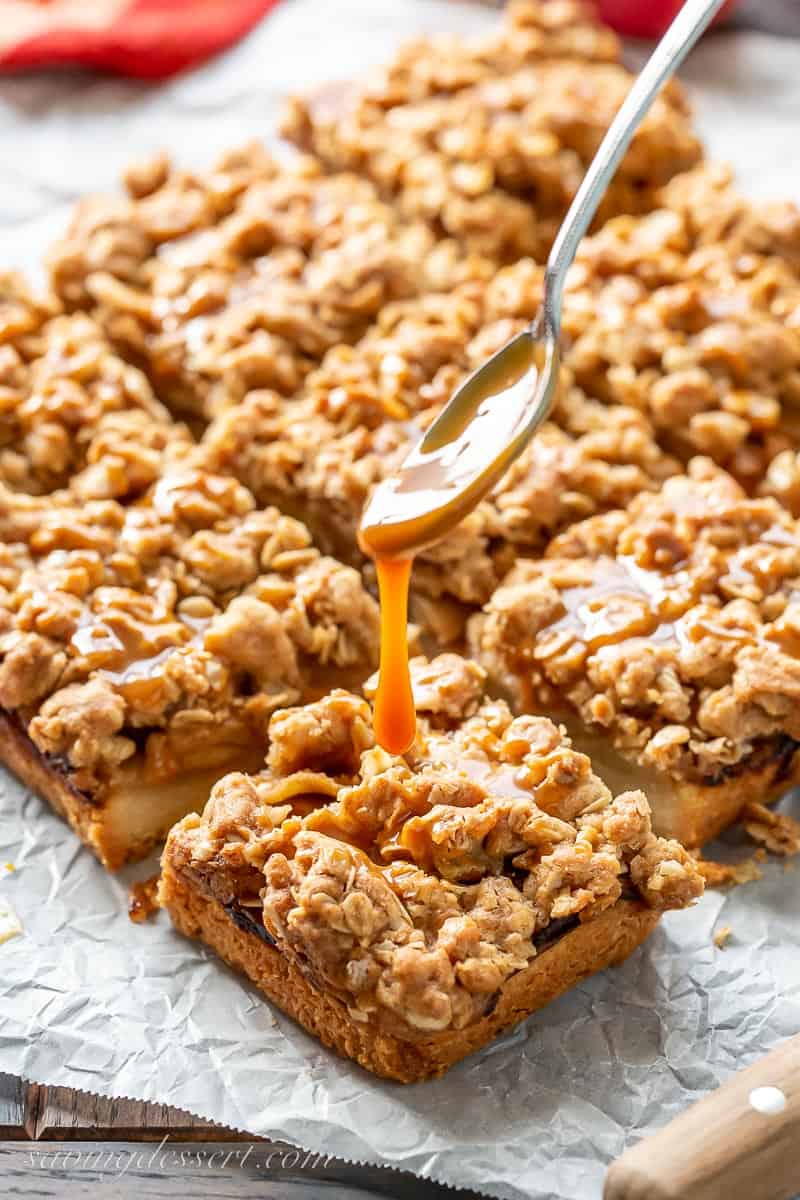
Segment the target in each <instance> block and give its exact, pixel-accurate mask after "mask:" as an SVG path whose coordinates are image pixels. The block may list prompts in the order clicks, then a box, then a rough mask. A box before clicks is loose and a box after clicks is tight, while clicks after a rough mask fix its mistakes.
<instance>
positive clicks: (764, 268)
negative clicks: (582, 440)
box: [562, 166, 800, 515]
mask: <svg viewBox="0 0 800 1200" xmlns="http://www.w3.org/2000/svg"><path fill="white" fill-rule="evenodd" d="M562 327H563V333H564V338H565V340H566V342H567V351H566V361H567V362H568V364H569V367H570V369H571V371H572V372H573V375H574V378H575V381H576V383H578V384H579V385H580V386H581V387H582V388H583V389H584V390H585V391H586V392H587V393H588V394H589V395H590V396H594V397H597V398H598V399H603V400H606V401H607V402H608V403H611V404H629V405H632V406H633V407H635V408H638V409H639V410H640V411H642V412H644V413H646V414H647V416H648V417H649V418H650V420H651V422H652V424H653V426H654V428H655V431H656V436H657V437H658V440H659V442H660V443H661V444H662V445H663V446H664V448H665V449H666V450H668V451H670V452H672V453H673V454H677V455H679V456H680V457H681V458H682V459H683V460H684V461H686V460H687V459H688V458H690V457H691V456H692V455H693V454H698V453H700V454H708V455H710V456H711V457H712V458H713V459H714V460H715V461H716V462H718V463H720V465H722V466H724V467H725V468H726V470H729V471H730V472H731V473H732V474H733V475H735V476H736V477H737V478H738V479H739V480H741V481H742V482H743V483H744V484H745V486H746V487H748V489H756V488H758V487H760V488H761V490H762V492H768V493H770V494H774V495H777V496H779V497H780V498H781V499H782V500H784V501H786V502H787V503H789V505H790V506H791V507H792V508H793V510H794V512H795V515H800V473H799V472H798V464H797V457H796V451H797V448H798V446H800V421H799V420H798V405H800V208H798V207H797V205H795V204H791V203H756V202H753V201H749V200H745V199H743V198H742V197H741V196H740V195H739V194H738V193H737V192H736V190H735V189H734V188H733V187H732V186H731V181H730V174H729V172H728V171H726V170H725V169H722V168H720V167H717V166H707V167H703V168H699V169H697V170H695V171H692V172H689V173H688V174H686V175H683V176H678V177H676V178H675V179H674V180H672V182H671V183H669V184H668V185H667V186H666V187H665V188H664V189H663V190H662V192H661V193H660V195H659V208H658V210H657V211H655V212H652V213H650V214H649V215H646V216H639V217H633V216H620V217H615V218H614V219H613V220H611V221H609V222H608V223H607V224H606V225H605V226H604V227H603V229H602V230H600V232H598V233H596V234H595V235H594V236H593V237H590V238H586V239H584V241H583V243H582V244H581V246H580V248H579V250H578V254H577V258H576V262H575V265H574V266H573V268H572V270H571V272H570V275H569V279H568V281H567V285H566V289H565V292H564V310H563V321H562Z"/></svg>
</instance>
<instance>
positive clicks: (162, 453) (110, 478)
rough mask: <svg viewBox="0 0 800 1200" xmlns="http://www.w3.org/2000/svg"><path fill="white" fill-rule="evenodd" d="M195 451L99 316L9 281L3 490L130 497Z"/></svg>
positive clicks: (5, 288)
mask: <svg viewBox="0 0 800 1200" xmlns="http://www.w3.org/2000/svg"><path fill="white" fill-rule="evenodd" d="M191 444H192V439H191V438H190V436H189V433H188V430H187V429H186V428H185V427H184V426H182V425H177V424H175V423H174V422H173V421H172V419H171V418H170V415H169V413H168V412H167V410H166V409H165V408H164V406H163V405H162V404H159V402H158V401H157V400H156V398H155V396H154V395H153V393H152V391H151V389H150V385H149V383H148V382H147V379H146V378H145V376H144V375H143V374H142V373H141V371H139V370H137V369H136V367H132V366H130V365H129V364H128V363H126V362H124V361H123V360H122V359H120V358H119V357H118V356H117V355H116V353H115V352H114V350H113V349H112V347H111V345H110V344H109V342H108V340H107V339H106V337H105V335H104V334H103V332H102V331H101V330H100V329H99V328H98V326H97V325H96V324H95V322H94V321H92V320H91V318H89V317H88V316H85V315H84V314H82V313H77V314H75V315H73V316H67V315H65V314H64V313H63V312H61V310H60V305H59V304H58V302H57V301H56V300H55V298H53V297H48V296H34V294H33V293H32V292H31V291H30V289H29V288H28V286H27V284H26V283H25V281H24V280H23V279H22V278H21V277H20V276H19V275H16V274H12V273H5V274H0V483H2V484H4V485H5V486H7V487H10V488H13V489H14V490H15V491H21V492H26V493H28V494H30V495H43V494H46V493H48V492H52V491H55V490H57V489H58V488H61V487H63V486H64V485H65V484H67V482H69V481H70V480H72V481H73V482H74V486H75V488H76V490H77V491H78V492H79V493H80V495H82V496H84V497H86V498H89V497H94V498H108V497H112V496H113V497H117V498H119V499H127V498H131V497H133V496H135V495H137V494H140V493H141V492H143V491H144V490H145V489H146V488H147V487H148V486H149V484H151V483H153V482H154V480H155V479H156V478H157V477H158V472H159V469H160V467H161V465H162V463H163V461H164V459H165V457H167V456H170V457H179V456H180V455H181V454H183V453H185V452H186V451H187V450H188V449H189V447H190V446H191Z"/></svg>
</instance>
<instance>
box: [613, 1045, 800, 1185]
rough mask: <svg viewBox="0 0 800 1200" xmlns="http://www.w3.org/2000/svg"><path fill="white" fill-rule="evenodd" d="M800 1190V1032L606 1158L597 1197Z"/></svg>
mask: <svg viewBox="0 0 800 1200" xmlns="http://www.w3.org/2000/svg"><path fill="white" fill-rule="evenodd" d="M798 1195H800V1035H798V1036H796V1037H792V1038H789V1040H788V1041H786V1042H783V1043H782V1044H781V1045H780V1046H778V1047H777V1049H775V1050H773V1051H772V1053H771V1054H768V1055H767V1056H766V1058H762V1059H761V1060H760V1061H759V1062H756V1063H753V1065H752V1066H751V1067H748V1068H747V1069H746V1070H744V1071H739V1072H738V1073H737V1074H736V1075H734V1076H733V1078H731V1079H729V1080H728V1081H727V1083H724V1084H723V1085H722V1087H721V1088H719V1089H718V1090H717V1091H716V1092H712V1093H711V1094H710V1095H708V1096H705V1097H704V1098H703V1099H702V1100H699V1101H698V1102H697V1104H693V1105H692V1107H691V1108H689V1109H687V1110H686V1112H685V1113H681V1115H680V1116H679V1117H676V1118H675V1120H674V1121H671V1122H670V1124H669V1125H667V1126H665V1128H664V1129H661V1130H659V1132H658V1133H655V1134H653V1135H652V1136H651V1137H646V1138H644V1139H643V1140H642V1141H641V1142H639V1143H637V1145H635V1146H632V1147H631V1149H630V1150H627V1151H626V1152H625V1154H623V1155H622V1157H621V1158H618V1159H617V1161H616V1162H615V1163H612V1164H611V1167H610V1169H609V1172H608V1175H607V1176H606V1186H605V1189H604V1191H603V1200H744V1198H746V1200H792V1198H793V1197H795V1196H798Z"/></svg>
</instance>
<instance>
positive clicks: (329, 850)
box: [160, 655, 703, 1082]
mask: <svg viewBox="0 0 800 1200" xmlns="http://www.w3.org/2000/svg"><path fill="white" fill-rule="evenodd" d="M413 669H414V682H415V695H416V700H417V705H418V709H419V711H420V712H421V713H424V717H423V719H422V720H421V721H420V724H419V729H418V736H417V739H416V742H415V743H414V745H413V747H412V748H411V750H409V751H408V753H407V754H405V755H404V756H403V757H392V756H390V755H388V754H387V753H386V752H385V751H383V750H381V749H379V748H378V747H376V746H375V744H374V740H373V735H372V725H371V714H370V710H369V706H368V704H367V703H366V702H365V701H364V700H363V699H361V698H359V697H356V696H354V695H351V694H349V693H348V692H346V691H344V690H342V689H337V690H335V691H333V692H331V693H330V695H328V696H326V697H325V698H324V699H322V700H320V701H318V702H317V703H315V704H311V705H308V706H306V707H304V708H303V707H301V708H291V709H286V710H284V711H282V712H278V713H276V714H275V716H274V717H273V718H272V722H271V727H270V739H271V744H270V751H269V757H268V760H267V768H266V770H264V771H261V772H260V773H259V774H256V775H252V776H248V775H246V774H242V773H241V772H237V773H235V774H232V775H228V776H226V777H225V778H224V779H222V780H221V781H220V782H219V783H218V784H217V785H216V787H215V788H214V790H213V792H212V794H211V798H210V800H209V802H208V804H207V806H206V808H205V811H204V812H203V814H202V815H191V816H188V817H186V818H185V819H184V820H183V821H182V822H180V824H178V825H176V827H175V828H174V829H173V830H172V832H171V833H170V836H169V839H168V841H167V845H166V848H165V850H164V854H163V859H162V875H161V883H160V900H161V903H162V904H163V905H164V906H165V907H166V908H167V909H168V910H169V912H170V915H171V916H172V919H173V921H174V922H175V924H176V926H177V927H178V929H180V930H182V931H183V932H184V933H187V934H189V935H190V936H193V937H198V938H200V939H201V940H202V941H204V942H205V943H206V944H207V945H209V946H211V947H212V948H213V949H214V950H216V951H217V952H218V953H219V954H220V955H221V956H222V957H223V958H225V959H226V960H227V961H228V962H229V963H230V964H231V965H233V966H235V967H238V968H239V969H240V970H242V971H244V972H245V973H246V974H247V975H248V976H249V977H250V979H252V981H253V982H254V983H255V984H256V985H257V987H259V988H260V989H261V991H263V992H264V994H265V995H266V996H267V997H268V998H269V999H271V1000H272V1001H274V1002H275V1003H276V1004H277V1005H278V1006H279V1007H280V1008H282V1009H283V1010H284V1011H285V1012H287V1013H288V1014H289V1015H290V1016H291V1017H293V1018H294V1019H295V1020H296V1021H298V1022H299V1023H300V1024H301V1025H303V1026H304V1027H305V1028H306V1029H307V1030H308V1031H309V1032H310V1033H313V1034H314V1035H315V1036H317V1037H318V1038H320V1040H321V1041H323V1042H324V1043H325V1045H327V1046H329V1047H331V1048H332V1049H334V1050H336V1051H338V1052H339V1053H340V1054H343V1055H346V1056H348V1057H350V1058H353V1059H355V1060H356V1061H357V1062H358V1063H360V1064H361V1065H362V1066H364V1067H366V1068H367V1069H368V1070H370V1071H373V1072H374V1073H375V1074H377V1075H382V1076H385V1077H387V1078H390V1079H397V1080H401V1081H403V1082H412V1081H414V1080H420V1079H425V1078H428V1077H430V1076H435V1075H440V1074H442V1073H443V1072H444V1071H445V1070H446V1069H447V1068H448V1067H449V1066H451V1065H452V1064H453V1063H455V1062H457V1061H458V1060H459V1059H461V1058H463V1057H464V1056H465V1055H467V1054H469V1053H470V1052H472V1051H473V1050H476V1049H477V1048H478V1047H480V1046H482V1045H484V1044H485V1043H487V1042H488V1041H490V1040H491V1039H492V1038H493V1037H494V1036H496V1035H497V1034H498V1033H500V1032H501V1031H502V1030H504V1029H506V1028H508V1027H509V1026H511V1025H514V1024H516V1023H517V1022H518V1021H520V1020H522V1019H523V1018H524V1017H526V1016H527V1015H528V1014H529V1013H531V1012H533V1011H534V1010H535V1009H537V1008H539V1007H541V1006H542V1005H544V1004H546V1003H548V1002H549V1001H550V1000H552V999H554V998H555V997H556V996H558V995H560V994H561V993H562V992H564V991H566V990H567V989H568V988H569V987H571V986H572V985H573V984H575V983H577V982H579V981H580V980H582V979H584V978H586V977H587V976H588V975H591V974H593V973H594V972H595V971H598V970H601V969H602V968H604V967H606V966H608V965H610V964H612V963H619V962H621V961H622V960H623V959H624V958H626V957H627V955H628V954H630V953H631V951H632V950H633V949H634V948H635V947H636V946H638V945H639V944H640V943H641V942H642V941H643V940H644V939H645V938H646V937H647V935H648V934H649V933H650V932H651V930H652V929H653V928H654V927H655V925H656V924H657V922H658V919H659V915H660V913H661V911H662V910H664V909H667V908H682V907H684V906H685V905H687V904H688V903H690V902H691V901H692V900H693V899H694V898H695V897H697V896H698V895H699V894H700V893H701V892H702V889H703V883H702V880H701V878H700V876H699V874H698V870H697V867H696V865H695V863H694V861H693V860H692V859H691V858H690V857H689V856H688V854H687V853H686V851H685V850H684V849H683V848H682V847H681V846H680V845H678V843H676V842H668V841H664V840H662V839H660V838H657V837H655V836H654V835H653V833H652V831H651V829H650V811H649V808H648V805H647V801H646V799H645V797H644V795H643V794H642V793H641V792H625V793H623V794H621V795H618V796H616V797H612V794H611V792H610V791H609V790H608V788H607V787H606V786H605V784H604V783H602V782H601V780H600V779H599V778H598V777H597V776H596V775H595V774H594V773H593V771H592V766H591V763H590V761H589V759H588V758H587V757H586V756H585V755H583V754H581V753H578V752H577V751H576V750H574V749H573V748H572V746H571V744H570V741H569V739H568V738H567V737H566V736H564V734H563V732H562V731H561V730H559V729H558V728H557V727H556V726H555V725H554V724H553V723H552V722H551V721H549V720H547V719H545V718H543V717H530V716H523V717H517V718H516V719H514V718H513V717H512V714H511V713H510V711H509V709H508V708H507V707H506V705H505V704H504V703H502V702H498V701H492V700H487V699H485V698H484V696H483V672H482V671H481V670H480V668H479V667H477V666H476V665H475V664H474V663H470V662H468V661H466V660H464V659H461V658H458V657H456V656H455V655H443V656H441V657H440V658H438V659H436V660H434V662H432V663H430V664H429V663H427V662H426V661H425V660H424V659H417V660H415V661H414V663H413Z"/></svg>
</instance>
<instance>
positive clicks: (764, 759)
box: [469, 459, 800, 846]
mask: <svg viewBox="0 0 800 1200" xmlns="http://www.w3.org/2000/svg"><path fill="white" fill-rule="evenodd" d="M799 595H800V528H799V527H798V523H797V521H796V520H795V519H794V518H793V517H792V516H790V514H789V513H788V512H787V511H786V510H785V509H783V508H782V507H781V505H780V504H779V503H778V502H777V501H776V500H774V499H772V498H765V499H749V498H747V497H746V495H745V493H744V492H743V490H742V488H741V487H740V486H739V485H738V484H737V483H736V482H735V481H734V480H733V479H732V478H731V476H729V475H727V474H725V473H724V472H723V471H722V470H721V469H720V468H717V467H715V466H714V465H713V464H711V462H710V461H709V460H708V459H695V460H693V462H692V463H691V464H690V468H689V473H688V474H687V475H681V476H676V477H674V478H671V479H669V480H667V482H666V483H665V484H664V486H663V489H662V491H661V492H660V493H656V494H642V495H641V496H639V497H638V498H637V499H635V500H634V501H632V503H631V504H630V505H629V506H628V508H627V510H626V511H620V512H611V513H608V514H605V515H603V516H598V517H594V518H590V519H589V520H587V521H584V522H581V523H579V524H577V525H574V526H573V527H572V528H571V529H570V530H568V531H567V532H565V533H564V534H562V535H561V536H559V537H557V538H556V539H555V540H554V541H553V542H552V543H551V545H550V547H549V548H548V551H547V555H546V557H545V558H543V559H541V560H539V561H536V562H532V561H530V562H519V563H518V564H517V565H516V566H515V567H514V568H513V569H512V571H511V572H510V574H509V576H508V577H507V578H506V580H505V581H504V584H503V586H502V587H501V588H499V589H498V591H496V592H495V594H494V595H493V596H492V598H491V600H490V601H489V603H488V604H487V605H486V606H485V608H484V611H483V613H481V614H480V615H477V616H475V617H473V618H472V620H471V623H470V628H469V644H470V647H471V650H472V652H473V653H474V654H475V656H476V657H477V658H478V659H479V660H480V661H481V662H482V663H483V665H484V666H485V667H486V669H487V670H488V672H489V675H490V678H491V680H492V683H493V685H494V686H495V687H497V688H499V689H501V691H502V692H503V693H504V694H505V695H506V696H508V697H509V698H510V699H511V701H512V704H513V706H514V707H515V709H516V710H517V711H519V710H523V711H528V712H545V713H547V714H548V715H549V716H551V717H552V718H553V720H556V721H560V722H562V723H563V724H564V725H565V726H566V727H567V728H568V729H569V730H570V733H571V736H572V737H573V741H574V744H575V746H576V747H577V748H578V749H583V750H585V751H586V753H589V754H592V755H593V758H594V761H595V764H596V766H597V769H598V771H600V772H601V774H602V775H603V778H604V779H606V780H608V782H609V783H610V784H611V785H613V786H617V787H618V786H620V785H621V783H622V782H623V781H624V783H625V785H626V786H637V787H642V788H643V789H645V790H646V792H647V795H648V798H649V800H650V803H651V805H652V809H653V821H654V827H655V829H656V830H657V831H658V832H659V833H662V834H664V835H666V836H670V837H677V838H679V839H680V840H681V841H682V842H684V843H685V844H686V845H691V846H698V845H701V844H702V843H703V842H705V841H707V840H708V839H709V838H711V837H713V836H714V835H715V834H716V833H718V832H719V831H720V830H721V829H723V828H724V827H725V826H726V825H727V824H729V823H730V822H731V821H733V820H735V819H736V817H737V815H738V814H739V813H740V811H741V810H742V808H743V806H744V805H745V804H746V803H747V802H748V801H750V800H753V799H754V798H757V799H759V800H761V799H767V798H775V797H777V796H778V795H779V794H780V793H782V792H783V791H785V790H787V789H788V788H789V787H790V786H791V784H792V783H793V782H796V781H797V780H798V779H800V754H798V747H800V716H798V714H799V713H800V708H799V707H798V700H800V607H799V606H798V596H799Z"/></svg>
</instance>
